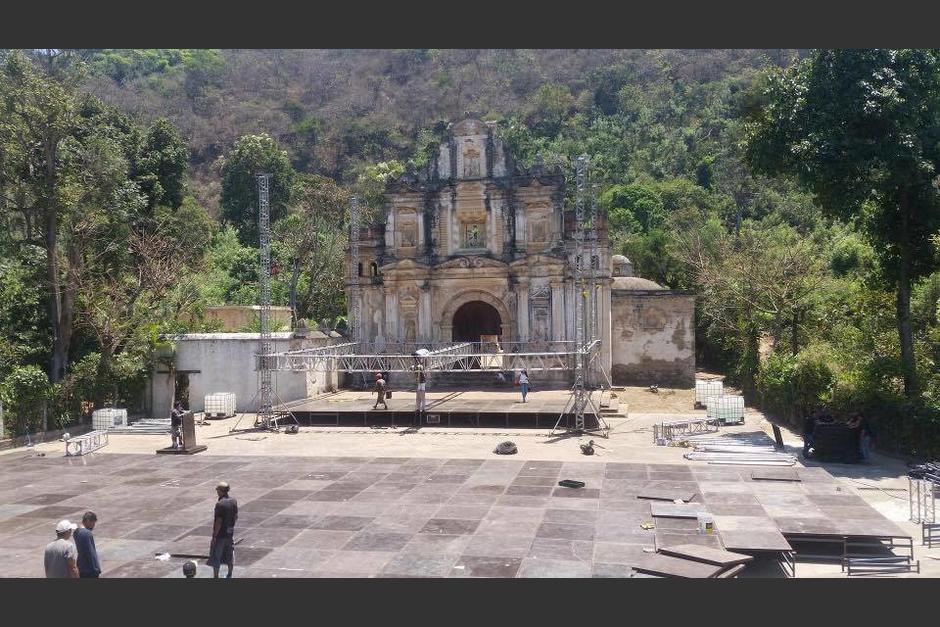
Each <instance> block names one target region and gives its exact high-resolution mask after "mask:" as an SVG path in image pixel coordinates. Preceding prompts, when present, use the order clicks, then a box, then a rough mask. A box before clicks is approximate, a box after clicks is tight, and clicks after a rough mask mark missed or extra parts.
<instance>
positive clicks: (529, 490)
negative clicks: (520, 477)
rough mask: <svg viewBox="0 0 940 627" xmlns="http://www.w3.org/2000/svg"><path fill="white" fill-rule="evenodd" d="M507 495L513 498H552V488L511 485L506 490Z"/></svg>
mask: <svg viewBox="0 0 940 627" xmlns="http://www.w3.org/2000/svg"><path fill="white" fill-rule="evenodd" d="M506 494H508V495H511V496H551V494H552V488H551V486H537V485H511V486H509V487H508V488H506Z"/></svg>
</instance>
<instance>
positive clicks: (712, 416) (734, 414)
mask: <svg viewBox="0 0 940 627" xmlns="http://www.w3.org/2000/svg"><path fill="white" fill-rule="evenodd" d="M707 415H708V418H709V420H718V421H720V422H722V423H724V424H732V423H741V422H744V397H743V396H717V397H714V398H711V399H709V403H708V412H707Z"/></svg>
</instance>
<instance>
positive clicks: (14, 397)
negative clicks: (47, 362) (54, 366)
mask: <svg viewBox="0 0 940 627" xmlns="http://www.w3.org/2000/svg"><path fill="white" fill-rule="evenodd" d="M52 393H53V388H52V386H51V385H50V384H49V377H47V376H46V373H45V372H43V370H42V369H41V368H39V367H38V366H16V367H15V368H13V370H12V371H11V372H10V374H9V375H7V377H6V379H4V380H3V384H2V385H0V395H2V397H3V405H4V413H5V421H4V422H5V423H6V422H7V421H9V423H8V424H12V425H13V430H12V433H13V435H21V434H22V433H24V432H25V430H26V427H27V426H29V427H30V430H31V431H36V430H39V429H41V428H42V414H43V408H44V407H46V408H48V403H49V400H50V399H51V398H52ZM6 417H9V418H6ZM11 418H12V420H11Z"/></svg>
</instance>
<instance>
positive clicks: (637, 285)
mask: <svg viewBox="0 0 940 627" xmlns="http://www.w3.org/2000/svg"><path fill="white" fill-rule="evenodd" d="M610 287H611V289H614V290H665V289H666V288H665V287H663V286H662V285H660V284H659V283H656V282H655V281H650V280H649V279H641V278H640V277H638V276H618V277H614V282H613V284H612V285H611V286H610Z"/></svg>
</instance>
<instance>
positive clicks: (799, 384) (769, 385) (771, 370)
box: [756, 347, 836, 422]
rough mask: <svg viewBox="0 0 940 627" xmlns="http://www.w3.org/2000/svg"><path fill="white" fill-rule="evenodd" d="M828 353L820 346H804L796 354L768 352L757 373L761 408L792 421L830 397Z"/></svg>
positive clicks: (832, 375) (831, 375) (832, 379)
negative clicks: (769, 353) (768, 355)
mask: <svg viewBox="0 0 940 627" xmlns="http://www.w3.org/2000/svg"><path fill="white" fill-rule="evenodd" d="M830 363H832V356H831V355H830V354H828V353H827V351H826V350H825V349H824V348H822V347H807V348H806V349H804V350H802V351H800V352H799V353H798V354H797V355H796V356H791V355H782V354H780V353H772V354H771V355H770V357H768V359H767V361H765V362H764V363H763V364H762V365H761V368H760V372H759V373H758V375H757V381H756V385H757V396H758V402H759V403H760V406H761V409H762V410H763V411H764V412H765V413H767V414H769V415H771V416H773V417H776V418H783V419H785V420H788V421H790V422H794V421H796V420H798V419H799V418H801V417H802V416H804V415H806V413H807V412H809V411H810V410H811V409H812V408H813V407H814V406H816V405H819V404H820V403H825V402H828V401H829V400H830V398H831V394H832V387H833V383H834V382H835V380H836V374H835V372H834V370H833V368H832V367H831V366H830Z"/></svg>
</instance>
